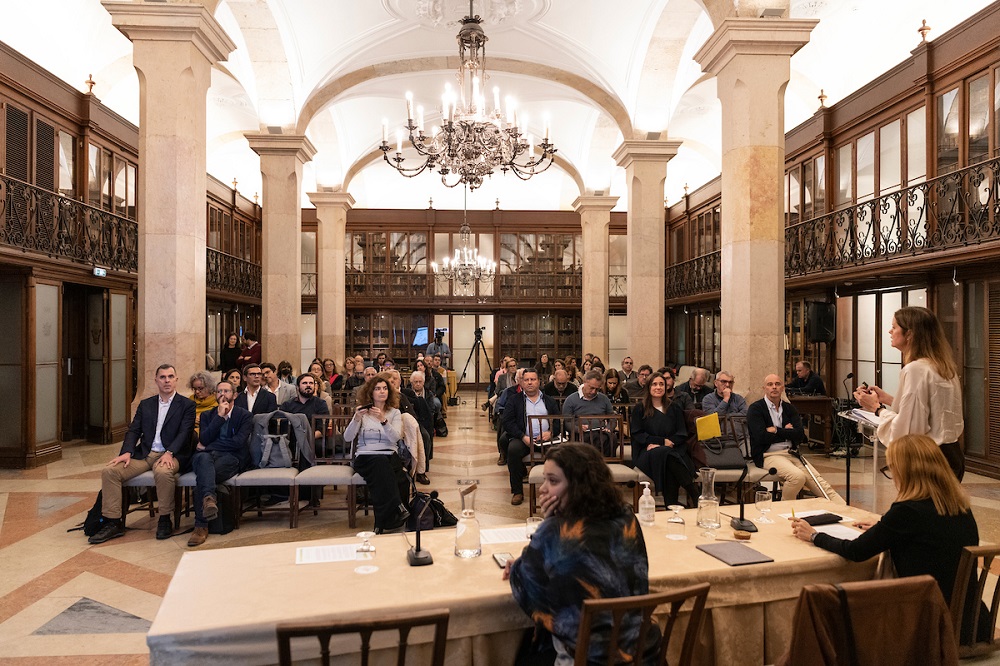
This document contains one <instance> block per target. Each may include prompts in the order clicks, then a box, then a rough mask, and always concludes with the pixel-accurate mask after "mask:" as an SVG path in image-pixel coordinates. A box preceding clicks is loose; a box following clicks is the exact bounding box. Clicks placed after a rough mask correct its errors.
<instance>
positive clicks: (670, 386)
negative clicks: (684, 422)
mask: <svg viewBox="0 0 1000 666" xmlns="http://www.w3.org/2000/svg"><path fill="white" fill-rule="evenodd" d="M663 381H665V382H666V383H667V392H666V393H665V394H664V395H663V397H664V398H666V399H668V400H670V401H671V402H676V403H677V404H678V405H679V406H680V408H681V411H683V412H686V411H689V410H692V409H694V398H692V397H691V394H690V393H684V392H683V391H678V390H677V387H676V386H674V383H675V382H676V381H677V378H676V377H675V376H674V373H672V372H668V373H667V374H665V375H663ZM629 397H631V398H633V399H635V398H634V396H631V395H630V396H629Z"/></svg>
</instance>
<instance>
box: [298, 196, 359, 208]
mask: <svg viewBox="0 0 1000 666" xmlns="http://www.w3.org/2000/svg"><path fill="white" fill-rule="evenodd" d="M307 196H308V197H309V201H311V202H312V205H314V206H316V208H319V207H320V206H339V207H341V208H343V209H344V210H345V211H346V210H351V209H352V208H354V203H355V202H354V197H352V196H351V193H350V192H309V193H307Z"/></svg>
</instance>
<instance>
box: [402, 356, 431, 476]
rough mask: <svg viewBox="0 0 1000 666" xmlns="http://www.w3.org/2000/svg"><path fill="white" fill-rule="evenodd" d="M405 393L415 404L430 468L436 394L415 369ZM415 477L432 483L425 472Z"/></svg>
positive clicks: (414, 410)
mask: <svg viewBox="0 0 1000 666" xmlns="http://www.w3.org/2000/svg"><path fill="white" fill-rule="evenodd" d="M421 365H422V363H421ZM403 393H404V394H405V395H406V397H407V398H409V400H410V402H411V403H412V404H413V412H414V414H415V416H416V419H417V423H419V424H420V435H421V437H423V440H424V455H425V458H426V460H427V464H426V469H430V467H431V458H433V457H434V395H433V394H432V393H431V392H430V391H428V390H427V387H426V386H425V377H424V373H423V372H422V371H420V370H414V371H413V372H412V373H410V386H409V388H405V389H403ZM414 478H415V479H416V481H417V483H422V484H424V485H427V484H429V483H430V480H429V479H428V478H427V475H426V474H424V473H418V474H417V475H416V476H415V477H414Z"/></svg>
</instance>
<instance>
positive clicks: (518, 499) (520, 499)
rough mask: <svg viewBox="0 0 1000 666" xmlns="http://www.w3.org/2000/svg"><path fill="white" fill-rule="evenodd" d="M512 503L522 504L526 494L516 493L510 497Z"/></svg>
mask: <svg viewBox="0 0 1000 666" xmlns="http://www.w3.org/2000/svg"><path fill="white" fill-rule="evenodd" d="M510 503H511V504H512V505H514V506H520V505H521V504H523V503H524V494H523V493H515V494H514V496H513V497H511V498H510Z"/></svg>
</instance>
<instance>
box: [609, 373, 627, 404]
mask: <svg viewBox="0 0 1000 666" xmlns="http://www.w3.org/2000/svg"><path fill="white" fill-rule="evenodd" d="M604 395H606V396H608V400H610V401H611V404H613V405H627V404H628V403H629V398H628V391H626V390H625V387H624V386H622V376H621V371H619V370H615V369H614V368H608V370H607V371H606V372H605V373H604Z"/></svg>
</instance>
